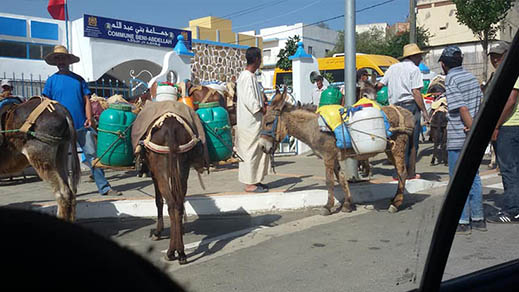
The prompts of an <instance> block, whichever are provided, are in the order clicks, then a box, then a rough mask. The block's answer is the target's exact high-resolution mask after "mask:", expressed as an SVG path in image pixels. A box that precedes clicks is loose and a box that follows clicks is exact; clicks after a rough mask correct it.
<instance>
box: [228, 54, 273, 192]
mask: <svg viewBox="0 0 519 292" xmlns="http://www.w3.org/2000/svg"><path fill="white" fill-rule="evenodd" d="M246 58H247V67H245V70H244V71H242V72H241V73H240V76H239V77H238V81H237V84H236V89H237V92H236V94H237V97H238V102H237V109H236V115H237V123H236V150H237V152H238V154H239V155H240V157H241V158H242V159H243V162H240V163H239V174H238V180H239V181H240V182H241V183H244V184H245V191H246V192H257V193H259V192H267V191H268V186H267V185H264V184H262V183H261V181H262V180H263V178H264V177H265V175H267V174H268V172H269V169H270V157H269V155H268V154H266V153H264V152H263V150H262V149H261V146H260V144H259V140H260V131H261V120H262V118H263V114H264V113H265V105H264V101H263V95H262V93H261V91H260V86H259V84H258V81H257V79H256V76H255V74H254V72H256V70H257V69H258V68H259V66H260V64H261V51H260V49H259V48H256V47H250V48H248V49H247V52H246Z"/></svg>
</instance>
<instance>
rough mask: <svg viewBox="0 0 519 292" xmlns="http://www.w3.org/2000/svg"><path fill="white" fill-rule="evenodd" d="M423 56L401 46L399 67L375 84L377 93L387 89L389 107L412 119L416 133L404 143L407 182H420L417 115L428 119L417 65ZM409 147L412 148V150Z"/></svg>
mask: <svg viewBox="0 0 519 292" xmlns="http://www.w3.org/2000/svg"><path fill="white" fill-rule="evenodd" d="M424 53H425V52H424V51H422V50H420V48H419V47H418V45H416V44H414V43H413V44H407V45H405V46H404V53H403V55H402V57H400V58H399V59H400V60H401V62H400V63H396V64H393V65H391V66H390V67H389V69H388V70H387V71H386V73H385V74H384V77H383V78H382V79H381V80H380V82H378V84H377V90H380V89H381V88H382V87H384V86H386V85H387V88H388V96H389V103H390V104H394V105H397V106H401V107H403V108H405V109H407V110H409V111H410V112H411V113H413V116H414V118H415V129H414V132H413V137H411V141H409V142H408V143H407V147H406V148H407V151H406V157H405V161H406V168H407V178H408V179H415V178H420V175H419V174H417V173H416V155H417V153H418V139H419V137H420V131H421V130H422V127H421V125H420V112H421V114H422V115H423V118H424V120H425V121H426V122H429V115H428V114H427V110H426V108H425V103H424V101H423V97H422V94H421V93H420V90H421V88H422V86H423V80H422V72H420V68H418V65H419V64H420V62H421V61H422V54H424ZM410 145H412V146H413V147H411V146H410Z"/></svg>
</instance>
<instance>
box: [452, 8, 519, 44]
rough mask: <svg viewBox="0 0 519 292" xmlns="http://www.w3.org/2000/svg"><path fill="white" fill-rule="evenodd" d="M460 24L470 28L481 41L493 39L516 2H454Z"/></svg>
mask: <svg viewBox="0 0 519 292" xmlns="http://www.w3.org/2000/svg"><path fill="white" fill-rule="evenodd" d="M452 2H454V4H456V10H457V11H456V18H457V19H458V22H459V23H461V24H464V25H466V26H468V27H469V28H470V29H471V30H472V32H474V34H476V35H477V36H478V37H479V39H480V40H483V39H484V38H485V34H487V37H488V38H487V39H493V38H494V37H495V34H496V32H497V30H498V28H499V25H498V23H499V22H500V21H501V20H503V19H504V18H505V17H506V14H507V13H508V10H510V8H512V6H513V5H514V2H515V0H492V1H487V0H453V1H452Z"/></svg>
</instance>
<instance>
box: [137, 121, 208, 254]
mask: <svg viewBox="0 0 519 292" xmlns="http://www.w3.org/2000/svg"><path fill="white" fill-rule="evenodd" d="M191 140H192V136H191V134H189V133H188V131H187V130H186V128H185V127H184V126H183V125H182V124H181V123H180V122H179V121H178V120H177V119H176V118H175V117H169V118H166V119H165V120H164V122H163V124H162V126H161V127H160V128H156V129H153V131H152V134H151V142H152V143H153V144H154V145H165V147H167V148H169V151H164V148H162V147H161V146H159V147H161V148H162V149H163V150H162V151H161V150H153V149H150V148H147V147H146V148H145V155H144V159H145V161H146V164H147V165H148V166H149V168H150V170H151V177H152V179H153V185H154V186H155V203H156V205H157V229H156V230H155V231H154V232H153V239H154V240H158V239H160V236H161V232H162V231H163V229H164V219H163V214H162V213H163V207H164V202H163V198H164V199H165V200H166V205H167V207H168V213H169V219H170V222H171V227H170V240H169V248H168V252H167V254H166V259H167V260H175V259H178V261H179V263H180V264H186V263H187V257H186V254H185V253H184V240H183V238H182V237H183V234H184V231H183V227H182V219H183V215H184V197H185V195H186V192H187V179H188V177H189V169H190V167H191V166H193V167H194V168H195V169H196V170H197V171H198V172H199V173H201V172H203V170H204V166H205V159H204V157H205V156H204V149H203V144H202V143H201V142H198V143H197V144H196V145H195V146H194V147H193V148H192V149H190V150H188V151H186V152H183V151H182V146H183V145H186V144H188V143H189V142H190V141H191ZM175 251H176V252H177V254H178V257H176V255H175Z"/></svg>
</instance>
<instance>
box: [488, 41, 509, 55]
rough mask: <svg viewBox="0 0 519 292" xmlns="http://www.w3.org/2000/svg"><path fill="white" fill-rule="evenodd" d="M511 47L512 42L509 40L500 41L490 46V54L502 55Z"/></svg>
mask: <svg viewBox="0 0 519 292" xmlns="http://www.w3.org/2000/svg"><path fill="white" fill-rule="evenodd" d="M509 49H510V44H508V43H507V42H498V43H497V45H496V46H494V47H492V48H490V50H489V51H488V54H489V55H490V54H498V55H502V54H504V53H506V52H507V51H508V50H509Z"/></svg>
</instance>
